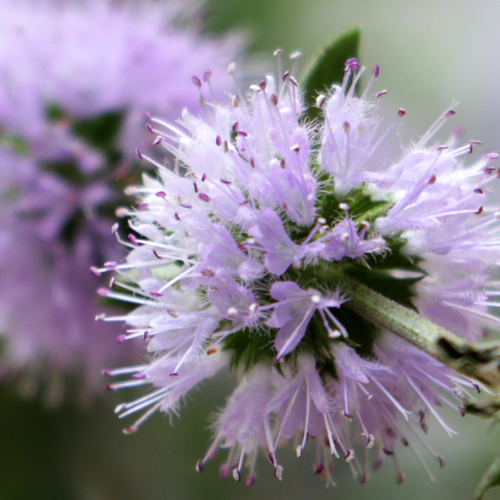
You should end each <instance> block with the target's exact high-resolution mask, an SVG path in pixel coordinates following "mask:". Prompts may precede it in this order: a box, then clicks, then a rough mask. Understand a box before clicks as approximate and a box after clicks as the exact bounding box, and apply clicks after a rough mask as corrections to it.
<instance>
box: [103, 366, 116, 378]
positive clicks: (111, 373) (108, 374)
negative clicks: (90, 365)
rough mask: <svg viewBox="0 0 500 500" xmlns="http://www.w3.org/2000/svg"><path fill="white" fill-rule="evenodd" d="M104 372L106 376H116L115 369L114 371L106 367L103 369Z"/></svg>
mask: <svg viewBox="0 0 500 500" xmlns="http://www.w3.org/2000/svg"><path fill="white" fill-rule="evenodd" d="M102 374H103V375H104V376H105V377H114V375H113V371H112V370H108V369H106V368H105V369H104V370H103V371H102Z"/></svg>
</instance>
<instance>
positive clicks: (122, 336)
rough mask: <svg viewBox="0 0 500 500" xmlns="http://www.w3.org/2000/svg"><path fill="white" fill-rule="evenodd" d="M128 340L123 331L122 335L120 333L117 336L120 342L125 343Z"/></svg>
mask: <svg viewBox="0 0 500 500" xmlns="http://www.w3.org/2000/svg"><path fill="white" fill-rule="evenodd" d="M126 340H127V336H126V335H125V334H124V333H121V334H120V335H118V336H117V337H116V341H117V342H118V343H119V344H123V343H124V342H125V341H126Z"/></svg>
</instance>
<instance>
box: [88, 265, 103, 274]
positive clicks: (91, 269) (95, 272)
mask: <svg viewBox="0 0 500 500" xmlns="http://www.w3.org/2000/svg"><path fill="white" fill-rule="evenodd" d="M90 272H91V273H92V274H95V275H96V276H100V275H101V271H99V269H97V267H95V266H90Z"/></svg>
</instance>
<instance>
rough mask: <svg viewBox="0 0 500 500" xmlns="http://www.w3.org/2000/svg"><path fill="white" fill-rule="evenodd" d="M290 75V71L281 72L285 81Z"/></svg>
mask: <svg viewBox="0 0 500 500" xmlns="http://www.w3.org/2000/svg"><path fill="white" fill-rule="evenodd" d="M289 76H290V71H285V73H284V74H283V81H284V82H286V79H287V78H288V77H289Z"/></svg>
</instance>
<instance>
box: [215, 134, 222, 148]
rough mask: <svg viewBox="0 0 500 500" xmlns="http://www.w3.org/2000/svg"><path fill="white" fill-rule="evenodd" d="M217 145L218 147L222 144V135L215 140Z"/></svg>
mask: <svg viewBox="0 0 500 500" xmlns="http://www.w3.org/2000/svg"><path fill="white" fill-rule="evenodd" d="M215 144H217V146H220V145H221V144H222V138H221V136H220V135H218V136H217V137H216V138H215Z"/></svg>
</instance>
